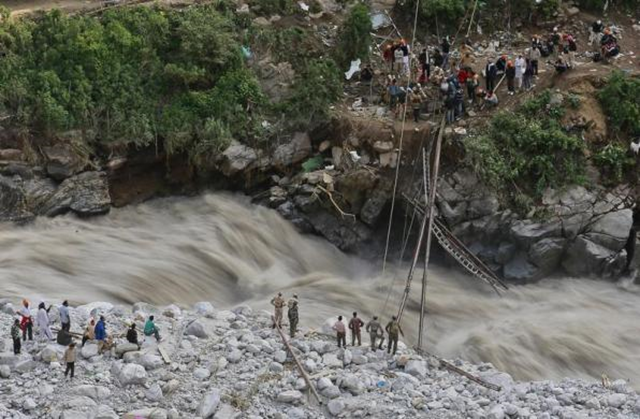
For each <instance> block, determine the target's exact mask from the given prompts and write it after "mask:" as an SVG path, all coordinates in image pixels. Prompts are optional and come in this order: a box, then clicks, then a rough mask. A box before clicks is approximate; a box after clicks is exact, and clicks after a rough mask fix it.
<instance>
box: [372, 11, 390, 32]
mask: <svg viewBox="0 0 640 419" xmlns="http://www.w3.org/2000/svg"><path fill="white" fill-rule="evenodd" d="M370 16H371V27H372V28H373V30H374V31H377V30H378V29H380V28H386V27H387V26H391V19H390V18H389V16H388V15H387V14H386V13H382V12H376V13H372V14H371V15H370Z"/></svg>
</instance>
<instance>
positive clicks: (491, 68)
mask: <svg viewBox="0 0 640 419" xmlns="http://www.w3.org/2000/svg"><path fill="white" fill-rule="evenodd" d="M484 75H485V80H486V82H487V91H489V90H493V89H494V88H495V86H496V78H497V77H498V69H497V68H496V65H495V63H494V62H493V61H491V60H489V61H488V62H487V66H486V67H485V69H484Z"/></svg>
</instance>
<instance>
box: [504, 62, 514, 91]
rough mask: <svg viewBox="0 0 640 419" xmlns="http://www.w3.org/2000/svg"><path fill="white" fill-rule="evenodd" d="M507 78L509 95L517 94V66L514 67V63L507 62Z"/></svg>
mask: <svg viewBox="0 0 640 419" xmlns="http://www.w3.org/2000/svg"><path fill="white" fill-rule="evenodd" d="M505 74H506V76H507V87H508V88H509V94H510V95H511V96H513V95H515V94H516V85H515V79H516V66H515V65H513V62H511V61H507V70H506V71H505Z"/></svg>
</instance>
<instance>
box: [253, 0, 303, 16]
mask: <svg viewBox="0 0 640 419" xmlns="http://www.w3.org/2000/svg"><path fill="white" fill-rule="evenodd" d="M249 6H250V8H251V11H253V12H254V13H256V14H258V15H260V16H273V15H280V16H286V15H289V14H292V13H293V12H294V11H295V10H296V8H297V7H298V6H297V2H294V1H293V0H251V1H250V2H249Z"/></svg>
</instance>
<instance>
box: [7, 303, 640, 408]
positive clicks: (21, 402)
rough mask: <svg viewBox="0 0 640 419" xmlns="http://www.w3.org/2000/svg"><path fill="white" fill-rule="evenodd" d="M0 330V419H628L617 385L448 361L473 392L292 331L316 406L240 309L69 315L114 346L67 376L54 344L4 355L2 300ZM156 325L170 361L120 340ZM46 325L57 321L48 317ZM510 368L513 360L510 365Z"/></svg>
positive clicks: (283, 357) (273, 341)
mask: <svg viewBox="0 0 640 419" xmlns="http://www.w3.org/2000/svg"><path fill="white" fill-rule="evenodd" d="M0 307H1V311H2V313H1V314H0V321H1V324H2V329H3V336H4V337H5V339H3V340H2V341H0V342H1V343H0V344H1V345H2V346H1V347H0V349H2V353H0V377H1V378H0V418H12V419H14V418H15V419H19V418H63V419H80V418H88V419H111V418H113V419H115V418H131V419H133V418H218V419H222V418H323V417H327V418H329V417H341V418H356V417H372V418H415V417H423V418H461V417H467V418H492V419H503V418H537V419H542V418H552V417H553V418H638V417H640V397H638V394H636V393H635V392H634V391H633V390H632V389H631V388H630V387H629V386H628V384H627V382H625V381H624V380H612V382H611V383H610V384H609V385H607V386H604V385H603V384H602V383H599V382H586V381H580V380H572V379H565V380H562V381H559V382H551V381H539V382H516V381H514V380H513V379H512V378H511V377H510V376H509V375H508V374H506V373H503V372H500V371H497V370H496V369H495V368H493V366H492V365H490V364H480V365H473V364H469V363H467V362H465V361H463V360H459V359H457V360H453V361H452V362H453V363H454V364H455V365H456V366H458V367H459V368H461V369H463V370H465V371H467V372H469V373H471V374H473V375H474V376H477V377H479V378H481V379H482V380H484V381H486V382H488V383H492V384H495V385H498V386H500V387H501V390H500V391H495V390H491V389H488V388H485V387H483V386H481V385H479V384H477V383H475V382H473V381H471V380H469V379H468V378H466V377H463V376H461V375H459V374H456V373H453V372H451V371H449V370H447V369H443V368H442V367H441V366H440V363H439V362H438V361H437V360H435V359H433V358H429V357H422V356H420V355H418V354H416V353H415V352H414V351H412V350H410V349H408V348H407V347H406V346H405V345H402V344H401V345H400V351H399V353H398V354H397V355H396V356H391V355H388V354H387V353H386V352H384V351H380V350H378V351H376V352H373V351H371V350H369V349H368V347H367V346H366V344H368V342H366V340H367V339H365V342H363V344H364V345H365V346H362V347H351V346H349V347H348V348H347V349H338V348H337V347H336V345H335V343H334V341H333V338H332V337H331V336H329V335H326V334H324V333H326V332H328V331H329V330H328V327H327V325H328V324H329V320H328V321H327V322H326V323H325V324H324V325H323V326H321V327H319V328H318V329H309V328H307V327H303V328H302V329H301V330H300V332H299V333H298V337H297V338H295V339H292V340H291V344H292V346H293V347H294V350H295V352H296V354H297V356H298V357H299V359H300V360H301V363H302V365H303V367H304V369H305V370H306V371H307V372H308V374H309V375H310V377H311V381H312V383H313V385H314V386H315V387H316V388H317V390H318V392H319V393H320V395H321V399H322V403H321V404H320V403H318V402H316V401H315V399H314V398H313V397H312V396H311V394H310V392H309V389H308V388H307V384H306V383H305V380H304V379H302V378H301V376H300V374H299V373H298V371H297V370H296V367H295V363H294V362H293V359H292V358H291V356H290V355H289V354H288V353H287V350H286V347H285V345H284V344H283V342H282V340H281V338H280V336H279V335H278V333H277V331H275V330H274V329H272V328H271V327H270V326H271V323H270V313H267V312H263V311H260V312H254V311H253V310H252V309H251V308H250V307H248V306H239V307H236V308H234V309H232V310H216V309H215V308H214V307H213V305H212V304H210V303H208V302H202V303H197V304H195V305H194V306H193V307H192V308H190V309H181V308H179V307H178V306H175V305H171V306H168V307H163V308H159V307H154V306H151V305H148V304H144V303H139V304H135V305H134V306H133V307H125V306H114V305H112V304H109V303H93V304H88V305H84V306H79V307H75V308H73V309H72V310H71V318H72V331H79V330H80V329H81V325H84V324H85V323H86V321H87V319H88V318H89V317H90V316H97V315H104V316H105V317H106V319H107V330H108V332H109V333H110V334H111V335H112V336H113V337H114V338H115V342H116V345H115V347H114V348H113V349H112V350H111V351H110V352H108V353H105V354H104V355H99V354H98V348H97V345H96V344H95V343H93V342H89V343H87V345H85V347H84V348H81V349H79V350H78V361H77V362H76V377H75V378H74V379H73V380H66V379H65V378H64V376H63V366H62V365H61V357H62V353H63V351H64V349H65V348H64V347H63V346H60V345H57V344H55V343H45V342H39V341H34V342H27V343H26V344H25V345H24V346H23V353H22V354H21V355H19V356H14V355H13V354H12V353H11V352H10V351H11V342H10V341H9V340H8V339H6V337H7V336H8V328H9V326H10V324H11V321H12V319H13V315H12V313H13V312H14V310H15V307H14V306H13V305H12V304H11V302H9V301H7V300H4V301H2V303H1V304H0ZM149 314H154V315H155V316H156V323H157V325H158V326H159V327H160V329H161V333H162V335H163V340H162V342H161V343H160V345H161V346H162V347H163V348H164V349H165V351H166V353H167V355H168V356H169V358H170V362H168V363H167V362H165V361H164V360H163V357H162V356H161V354H160V353H159V350H158V343H156V341H155V339H153V338H146V339H145V340H144V342H143V343H142V345H141V348H140V349H139V350H138V348H137V347H136V346H135V345H131V344H128V343H125V342H124V339H123V338H121V337H120V334H121V332H123V331H124V330H125V329H126V324H127V323H130V322H136V323H137V324H138V325H139V326H140V329H141V328H142V325H143V322H144V319H145V318H146V317H147V316H148V315H149ZM51 317H52V318H53V319H56V318H57V313H56V309H55V308H54V309H53V310H52V311H51ZM514 362H516V361H514Z"/></svg>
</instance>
